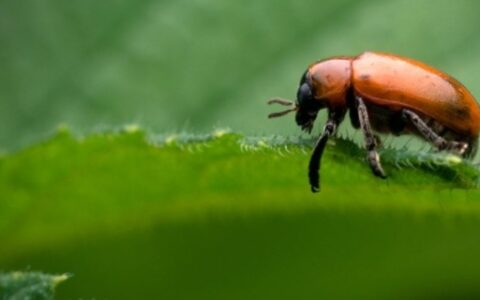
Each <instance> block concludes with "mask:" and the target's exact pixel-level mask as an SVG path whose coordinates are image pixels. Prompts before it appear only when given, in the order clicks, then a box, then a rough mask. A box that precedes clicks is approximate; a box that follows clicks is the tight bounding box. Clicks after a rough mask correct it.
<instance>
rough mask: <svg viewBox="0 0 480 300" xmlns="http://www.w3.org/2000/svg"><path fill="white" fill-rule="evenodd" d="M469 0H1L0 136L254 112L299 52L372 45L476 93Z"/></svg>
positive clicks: (255, 130)
mask: <svg viewBox="0 0 480 300" xmlns="http://www.w3.org/2000/svg"><path fill="white" fill-rule="evenodd" d="M479 11H480V2H478V1H475V0H460V1H452V0H439V1H427V0H420V1H418V0H415V1H414V0H397V1H365V0H364V1H361V0H355V1H352V0H324V1H314V0H300V1H298V0H295V1H293V0H290V1H281V2H278V1H274V0H264V1H257V0H245V1H233V2H232V1H223V0H192V1H186V0H176V1H167V0H138V1H133V0H110V1H93V0H70V1H61V0H43V1H40V0H22V1H13V0H2V1H0V120H2V126H1V127H0V147H3V148H6V149H12V148H15V147H18V146H21V145H26V144H28V143H31V141H34V140H38V139H39V138H41V137H44V136H45V135H46V134H49V133H50V132H51V131H52V130H53V129H54V128H55V127H56V126H57V125H58V124H59V123H61V122H65V123H68V124H69V125H70V126H71V127H72V128H73V129H75V130H76V131H79V132H89V131H91V130H96V129H103V128H111V127H114V126H117V125H123V124H125V123H138V124H141V125H142V126H144V127H146V128H149V129H152V130H153V131H154V132H166V131H182V130H186V131H189V132H205V131H210V130H211V129H212V128H214V127H230V128H232V129H233V130H234V131H239V132H245V133H250V134H262V133H279V134H288V133H298V132H299V130H298V129H297V127H296V126H295V124H294V122H293V121H292V117H290V118H285V119H281V120H280V119H279V120H275V121H270V122H269V121H268V120H266V118H265V116H266V114H267V112H268V111H269V108H268V107H267V106H266V105H265V100H266V99H268V98H271V97H273V96H282V97H287V98H293V97H294V95H295V92H296V88H297V84H298V81H299V78H300V76H301V74H302V73H303V71H304V70H305V68H306V66H307V65H308V64H310V63H311V62H313V61H315V60H317V59H321V58H325V57H328V56H331V55H339V54H347V55H355V54H358V53H361V52H362V51H365V50H381V51H388V52H394V53H398V54H402V55H405V56H410V57H413V58H416V59H419V60H422V61H424V62H426V63H429V64H432V65H434V66H436V67H438V68H440V69H441V70H444V71H446V72H448V73H450V74H451V75H453V76H454V77H456V78H457V79H459V80H460V81H462V82H463V83H464V84H465V85H466V86H467V87H468V88H469V89H471V91H472V92H473V94H474V95H476V96H477V97H480V86H479V84H478V82H479V79H478V78H479V76H478V73H479V72H478V71H479V70H480V56H479V55H478V53H480V32H479V28H480V18H478V12H479Z"/></svg>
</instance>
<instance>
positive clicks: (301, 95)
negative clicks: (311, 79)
mask: <svg viewBox="0 0 480 300" xmlns="http://www.w3.org/2000/svg"><path fill="white" fill-rule="evenodd" d="M311 98H312V89H311V88H310V86H309V85H308V83H304V84H302V85H301V86H300V88H299V89H298V92H297V101H298V104H299V105H304V104H306V103H308V101H309V100H310V99H311Z"/></svg>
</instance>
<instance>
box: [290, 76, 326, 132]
mask: <svg viewBox="0 0 480 300" xmlns="http://www.w3.org/2000/svg"><path fill="white" fill-rule="evenodd" d="M324 107H325V106H324V105H323V104H322V103H321V102H319V101H318V100H315V97H314V91H313V88H312V85H311V83H310V80H309V78H308V70H307V72H305V73H304V74H303V76H302V78H301V79H300V86H299V87H298V91H297V102H296V108H297V114H296V116H295V121H296V122H297V125H298V126H300V127H302V130H305V131H307V132H311V131H312V128H313V122H314V121H315V119H316V118H317V113H318V111H319V110H320V109H322V108H324Z"/></svg>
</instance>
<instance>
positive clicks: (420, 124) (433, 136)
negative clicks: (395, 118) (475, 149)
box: [402, 109, 468, 155]
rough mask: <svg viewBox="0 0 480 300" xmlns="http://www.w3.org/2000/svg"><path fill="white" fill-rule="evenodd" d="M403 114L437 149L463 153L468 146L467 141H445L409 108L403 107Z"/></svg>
mask: <svg viewBox="0 0 480 300" xmlns="http://www.w3.org/2000/svg"><path fill="white" fill-rule="evenodd" d="M402 114H403V116H404V117H405V118H406V119H408V120H409V121H410V122H411V123H412V124H413V125H414V126H415V128H417V130H418V132H420V134H421V135H422V136H423V137H425V138H426V139H427V140H428V141H430V142H432V143H433V144H434V145H435V147H437V149H438V150H450V151H453V152H456V153H458V154H459V155H463V154H464V153H465V150H467V148H468V144H467V143H463V142H456V141H447V140H445V139H444V138H443V137H441V136H440V135H438V134H437V133H436V132H435V131H433V129H432V128H430V127H428V125H427V124H426V123H425V122H424V121H423V120H422V118H420V116H418V115H417V114H416V113H414V112H413V111H411V110H408V109H403V110H402Z"/></svg>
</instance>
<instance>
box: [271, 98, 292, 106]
mask: <svg viewBox="0 0 480 300" xmlns="http://www.w3.org/2000/svg"><path fill="white" fill-rule="evenodd" d="M267 103H268V104H273V103H276V104H280V105H283V106H292V105H295V104H294V103H293V102H292V101H290V100H286V99H281V98H275V99H271V100H268V102H267Z"/></svg>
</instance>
